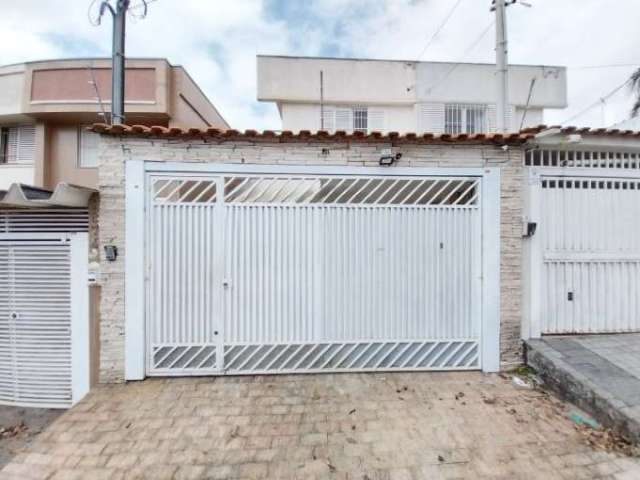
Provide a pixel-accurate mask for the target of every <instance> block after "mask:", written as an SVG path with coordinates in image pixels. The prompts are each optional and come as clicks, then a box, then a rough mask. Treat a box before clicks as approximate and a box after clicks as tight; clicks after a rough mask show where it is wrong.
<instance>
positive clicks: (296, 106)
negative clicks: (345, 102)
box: [281, 103, 416, 133]
mask: <svg viewBox="0 0 640 480" xmlns="http://www.w3.org/2000/svg"><path fill="white" fill-rule="evenodd" d="M332 106H335V104H334V105H327V107H328V108H330V107H332ZM375 109H376V110H382V111H384V114H385V121H384V123H385V128H384V131H385V132H388V131H395V132H399V133H407V132H414V131H415V130H416V117H415V111H414V107H413V105H376V106H375ZM281 114H282V129H283V130H291V131H293V132H299V131H300V130H310V131H312V132H315V131H317V130H320V129H321V128H320V126H321V125H320V105H319V104H311V103H283V104H282V105H281ZM325 129H326V126H325Z"/></svg>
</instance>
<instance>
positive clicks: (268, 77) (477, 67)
mask: <svg viewBox="0 0 640 480" xmlns="http://www.w3.org/2000/svg"><path fill="white" fill-rule="evenodd" d="M257 63H258V66H257V72H258V73H257V75H258V100H260V101H266V102H275V103H276V104H277V106H278V110H279V112H280V117H281V118H282V129H283V130H291V131H294V132H297V131H300V130H310V131H312V132H314V131H317V130H327V131H329V132H334V131H337V130H344V131H346V132H353V131H362V132H365V133H370V132H372V131H379V132H382V133H386V132H392V131H395V132H399V133H407V132H418V133H423V132H431V133H447V134H460V133H466V134H473V133H486V132H493V131H495V129H496V107H495V104H496V96H497V95H496V82H495V65H493V64H479V63H447V62H415V61H400V60H367V59H339V58H312V57H286V56H266V55H265V56H262V55H259V56H258V57H257ZM321 72H322V78H323V81H322V94H321V85H320V83H321V82H320V73H321ZM533 80H535V83H534V84H533V87H532V81H533ZM321 98H322V99H323V101H322V104H321ZM509 99H510V102H511V105H510V107H509V110H508V112H507V115H508V117H509V124H510V125H509V130H510V131H518V130H520V127H521V125H522V126H524V127H528V126H535V125H540V124H542V123H544V122H543V121H544V110H545V109H548V108H566V106H567V72H566V68H565V67H555V66H542V65H541V66H535V65H511V66H510V76H509ZM523 117H524V120H523Z"/></svg>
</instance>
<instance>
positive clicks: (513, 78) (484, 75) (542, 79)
mask: <svg viewBox="0 0 640 480" xmlns="http://www.w3.org/2000/svg"><path fill="white" fill-rule="evenodd" d="M495 71H496V67H495V65H491V64H477V63H463V64H459V65H456V64H452V63H435V62H420V63H419V64H418V65H417V68H416V85H417V87H416V97H417V100H418V101H422V102H452V103H496V101H497V88H496V82H495ZM533 78H535V79H536V82H535V85H534V88H533V91H532V95H531V101H530V106H532V107H536V108H565V107H566V106H567V76H566V69H565V68H564V67H543V66H533V65H511V66H510V67H509V103H511V104H512V105H516V106H524V105H526V103H527V97H528V95H529V89H530V86H531V79H533Z"/></svg>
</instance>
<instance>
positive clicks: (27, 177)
mask: <svg viewBox="0 0 640 480" xmlns="http://www.w3.org/2000/svg"><path fill="white" fill-rule="evenodd" d="M34 175H35V167H34V166H33V165H0V190H7V189H8V188H9V187H10V186H11V184H12V183H25V184H27V185H33V184H34Z"/></svg>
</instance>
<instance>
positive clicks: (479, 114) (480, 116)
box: [444, 104, 487, 135]
mask: <svg viewBox="0 0 640 480" xmlns="http://www.w3.org/2000/svg"><path fill="white" fill-rule="evenodd" d="M444 131H445V133H448V134H450V135H458V134H461V133H485V132H487V106H486V105H461V104H448V105H446V106H445V109H444Z"/></svg>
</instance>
